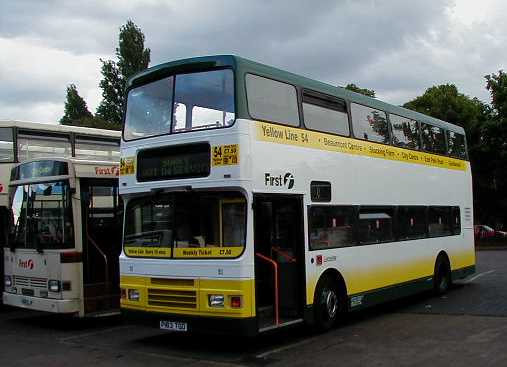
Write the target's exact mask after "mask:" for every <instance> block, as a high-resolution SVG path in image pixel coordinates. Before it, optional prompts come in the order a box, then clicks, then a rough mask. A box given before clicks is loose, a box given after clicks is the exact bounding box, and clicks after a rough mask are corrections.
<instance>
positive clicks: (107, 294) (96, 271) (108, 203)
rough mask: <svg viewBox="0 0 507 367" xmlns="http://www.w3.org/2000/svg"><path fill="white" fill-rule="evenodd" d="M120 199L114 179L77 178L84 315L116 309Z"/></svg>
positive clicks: (118, 295)
mask: <svg viewBox="0 0 507 367" xmlns="http://www.w3.org/2000/svg"><path fill="white" fill-rule="evenodd" d="M120 200H121V199H120V197H119V196H118V180H117V179H81V205H82V221H83V226H82V228H83V284H84V312H85V314H93V313H102V312H110V311H111V310H118V309H119V298H120V289H119V283H120V279H119V272H120V270H119V260H118V258H119V255H120V252H121V233H122V218H123V215H122V210H123V205H122V203H121V202H120Z"/></svg>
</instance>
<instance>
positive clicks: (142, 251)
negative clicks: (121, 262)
mask: <svg viewBox="0 0 507 367" xmlns="http://www.w3.org/2000/svg"><path fill="white" fill-rule="evenodd" d="M125 254H126V255H127V256H130V257H162V258H169V257H171V249H170V248H167V247H131V246H125Z"/></svg>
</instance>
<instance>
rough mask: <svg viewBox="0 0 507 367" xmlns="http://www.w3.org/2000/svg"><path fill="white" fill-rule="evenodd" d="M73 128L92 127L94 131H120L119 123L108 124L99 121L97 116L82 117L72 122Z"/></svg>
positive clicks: (101, 120)
mask: <svg viewBox="0 0 507 367" xmlns="http://www.w3.org/2000/svg"><path fill="white" fill-rule="evenodd" d="M73 125H74V126H82V127H93V128H95V129H106V130H121V124H120V123H113V122H108V121H106V120H103V119H101V118H100V117H98V116H92V117H83V118H81V119H79V120H76V121H74V123H73Z"/></svg>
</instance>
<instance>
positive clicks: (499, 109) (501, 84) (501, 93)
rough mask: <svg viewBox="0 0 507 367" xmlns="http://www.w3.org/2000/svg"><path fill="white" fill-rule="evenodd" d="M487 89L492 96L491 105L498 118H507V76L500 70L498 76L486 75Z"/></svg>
mask: <svg viewBox="0 0 507 367" xmlns="http://www.w3.org/2000/svg"><path fill="white" fill-rule="evenodd" d="M485 78H486V89H487V90H489V92H490V94H491V104H492V106H493V109H494V113H496V114H497V116H496V118H499V119H506V118H507V74H505V73H504V71H503V70H499V71H498V74H491V75H486V76H485Z"/></svg>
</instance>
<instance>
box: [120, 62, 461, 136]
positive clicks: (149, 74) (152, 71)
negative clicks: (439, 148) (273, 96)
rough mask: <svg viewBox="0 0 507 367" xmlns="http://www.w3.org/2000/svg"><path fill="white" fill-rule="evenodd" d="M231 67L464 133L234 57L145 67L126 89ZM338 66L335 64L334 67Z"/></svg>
mask: <svg viewBox="0 0 507 367" xmlns="http://www.w3.org/2000/svg"><path fill="white" fill-rule="evenodd" d="M226 67H232V68H233V69H235V70H236V71H237V72H238V73H239V74H244V73H253V74H258V75H261V76H265V77H268V78H271V79H275V80H279V81H282V82H286V83H290V84H293V85H297V86H299V87H301V88H307V89H312V90H314V91H318V92H321V93H325V94H328V95H332V96H336V97H339V98H343V99H346V100H348V101H350V102H354V103H359V104H363V105H367V106H369V107H372V108H375V109H379V110H382V111H385V112H387V113H391V114H395V115H400V116H403V117H406V118H410V119H413V120H417V121H420V122H423V123H429V124H431V125H434V126H439V127H441V128H444V129H448V130H452V131H455V132H458V133H461V134H464V133H465V132H464V130H463V128H462V127H461V126H457V125H454V124H451V123H448V122H446V121H443V120H440V119H437V118H434V117H431V116H428V115H425V114H422V113H419V112H416V111H412V110H409V109H406V108H404V107H400V106H395V105H392V104H389V103H386V102H383V101H380V100H379V99H376V98H371V97H367V96H364V95H362V94H359V93H355V92H352V91H350V90H348V89H345V88H343V87H338V86H334V85H331V84H327V83H323V82H319V81H316V80H313V79H310V78H307V77H304V76H301V75H297V74H294V73H290V72H288V71H284V70H281V69H278V68H275V67H272V66H268V65H265V64H261V63H258V62H255V61H252V60H248V59H245V58H242V57H239V56H235V55H214V56H202V57H193V58H188V59H181V60H176V61H171V62H167V63H163V64H160V65H156V66H153V67H151V68H148V69H146V70H144V71H142V72H140V73H138V74H136V75H134V76H133V77H132V78H130V79H129V81H128V83H127V88H132V87H135V86H136V85H139V84H144V83H146V82H149V81H153V80H157V79H159V78H161V77H164V76H166V75H169V74H172V73H188V72H192V71H202V70H205V69H212V68H226ZM337 67H339V65H338V66H337Z"/></svg>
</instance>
